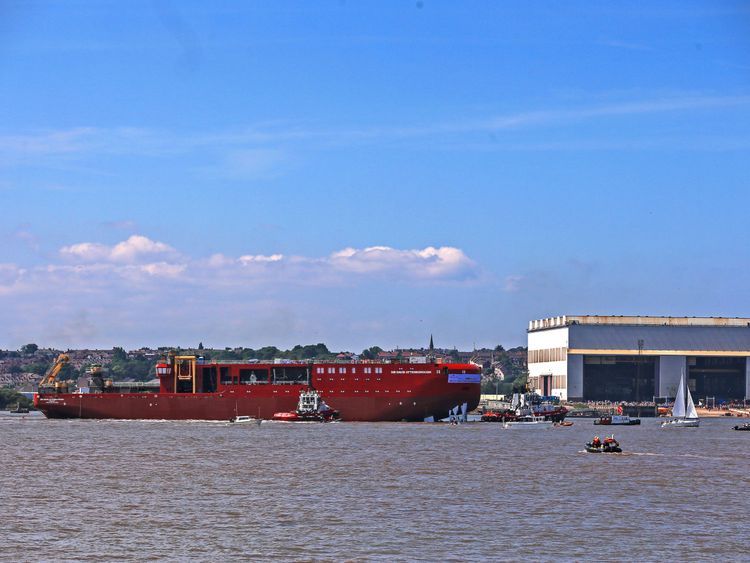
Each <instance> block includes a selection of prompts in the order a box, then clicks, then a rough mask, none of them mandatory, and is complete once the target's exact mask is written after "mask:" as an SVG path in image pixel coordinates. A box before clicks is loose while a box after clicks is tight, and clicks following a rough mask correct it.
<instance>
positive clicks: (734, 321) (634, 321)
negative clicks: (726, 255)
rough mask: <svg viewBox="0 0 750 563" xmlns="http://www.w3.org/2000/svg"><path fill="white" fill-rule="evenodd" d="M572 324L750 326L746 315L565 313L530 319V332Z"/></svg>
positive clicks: (749, 320)
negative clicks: (667, 315)
mask: <svg viewBox="0 0 750 563" xmlns="http://www.w3.org/2000/svg"><path fill="white" fill-rule="evenodd" d="M571 325H599V326H601V325H604V326H669V327H748V326H750V318H745V317H652V316H648V315H646V316H634V315H621V316H608V315H563V316H559V317H549V318H547V319H539V320H535V321H529V329H528V331H529V332H533V331H537V330H548V329H551V328H562V327H566V326H571Z"/></svg>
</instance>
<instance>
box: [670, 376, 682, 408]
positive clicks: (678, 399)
mask: <svg viewBox="0 0 750 563" xmlns="http://www.w3.org/2000/svg"><path fill="white" fill-rule="evenodd" d="M672 416H673V417H675V418H683V417H684V416H685V380H684V374H683V375H681V376H680V385H679V386H678V387H677V396H676V397H675V398H674V406H673V407H672Z"/></svg>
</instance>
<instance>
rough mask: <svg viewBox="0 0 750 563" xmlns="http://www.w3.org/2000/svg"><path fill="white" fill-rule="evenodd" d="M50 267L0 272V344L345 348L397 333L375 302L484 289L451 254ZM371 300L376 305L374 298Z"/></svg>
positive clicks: (140, 248) (100, 259)
mask: <svg viewBox="0 0 750 563" xmlns="http://www.w3.org/2000/svg"><path fill="white" fill-rule="evenodd" d="M58 256H59V258H60V259H59V260H56V261H54V262H52V263H47V264H43V265H40V266H33V267H28V268H24V267H21V266H19V265H17V264H0V307H2V308H3V311H4V313H5V316H6V317H5V318H6V320H7V322H6V326H5V328H4V330H3V331H0V341H2V340H5V341H7V342H16V341H21V342H24V341H29V342H31V341H35V340H36V341H39V342H42V343H44V344H45V345H50V344H51V345H63V346H91V345H94V344H96V343H99V344H102V343H104V344H105V345H109V346H112V345H121V344H122V340H119V339H121V338H127V339H128V340H129V341H130V342H133V343H137V344H138V345H143V344H155V343H157V341H158V343H159V344H163V339H165V338H167V339H173V338H184V337H186V335H188V336H187V337H188V338H192V339H197V340H196V341H198V340H201V339H205V338H206V333H208V334H210V335H212V337H214V338H217V339H220V340H226V341H232V342H233V341H236V340H240V341H245V342H248V341H253V342H256V343H259V342H262V343H263V344H266V343H275V344H278V343H279V341H278V340H279V339H282V340H283V339H287V338H295V339H296V338H300V339H301V340H303V339H306V338H311V339H317V341H323V340H328V339H330V338H331V337H333V336H334V335H333V331H334V330H337V331H343V332H342V334H345V335H347V337H348V335H350V334H352V333H353V332H363V331H364V332H366V333H368V334H371V333H373V334H374V333H379V332H380V329H378V327H381V326H392V325H393V323H396V324H398V323H399V322H401V321H399V320H398V319H401V318H402V317H401V316H399V315H396V317H392V311H391V309H390V308H389V307H386V308H385V309H384V310H381V309H380V308H379V307H383V306H384V302H383V296H384V295H387V300H391V299H393V300H399V299H401V300H402V301H403V300H404V299H406V300H409V299H410V297H409V296H410V295H413V294H415V293H416V294H422V292H423V288H424V287H425V286H426V285H441V284H444V287H448V286H450V285H456V284H459V285H460V284H464V283H467V282H468V283H472V284H474V283H476V282H477V280H479V281H482V280H484V279H485V278H483V277H481V276H480V269H479V267H478V266H477V265H476V264H475V262H474V261H473V260H471V259H470V258H469V257H468V256H467V255H466V254H465V253H464V252H463V251H462V250H461V249H459V248H455V247H450V246H442V247H440V246H428V247H425V248H418V249H397V248H392V247H389V246H382V245H381V246H370V247H365V248H354V247H347V248H343V249H341V250H338V251H336V252H332V253H331V254H329V255H327V256H322V257H316V256H301V255H284V254H280V253H278V254H274V253H269V254H263V253H247V254H242V255H240V256H237V257H232V256H228V255H225V254H214V255H212V256H210V257H193V256H188V255H186V254H184V253H179V252H177V251H176V250H175V249H174V248H172V246H170V245H169V244H167V243H165V242H161V241H156V240H153V239H150V238H148V237H145V236H143V235H134V236H133V237H130V238H128V239H126V240H123V241H121V242H119V243H116V244H103V243H100V242H82V243H77V244H72V245H69V246H65V247H64V248H61V249H60V252H59V255H58ZM373 292H376V293H383V292H384V293H383V295H381V296H380V297H379V298H378V297H375V298H374V297H373ZM347 300H348V303H349V304H348V305H346V304H345V303H347ZM368 300H370V301H371V307H372V311H371V312H370V313H368V314H366V315H365V318H360V316H357V315H355V318H352V317H351V315H352V314H353V312H355V311H361V308H360V307H359V305H354V306H352V304H353V303H356V304H361V303H363V302H368ZM197 318H200V319H201V322H200V323H198V325H196V323H195V319H197ZM394 319H396V320H394ZM420 322H421V321H420ZM357 323H364V324H361V325H358V324H357ZM333 327H336V328H335V329H334V328H333ZM268 339H271V340H270V341H269V340H268ZM273 339H276V341H275V342H274V341H273Z"/></svg>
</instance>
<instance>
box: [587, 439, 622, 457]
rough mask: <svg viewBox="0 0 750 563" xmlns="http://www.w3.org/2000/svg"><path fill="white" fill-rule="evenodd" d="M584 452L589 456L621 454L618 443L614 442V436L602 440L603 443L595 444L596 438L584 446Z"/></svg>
mask: <svg viewBox="0 0 750 563" xmlns="http://www.w3.org/2000/svg"><path fill="white" fill-rule="evenodd" d="M586 451H587V452H589V453H590V454H619V453H622V448H620V443H619V442H618V441H617V440H615V437H614V435H612V436H609V437H607V438H604V441H603V442H598V443H597V438H594V440H592V441H591V442H588V443H587V444H586Z"/></svg>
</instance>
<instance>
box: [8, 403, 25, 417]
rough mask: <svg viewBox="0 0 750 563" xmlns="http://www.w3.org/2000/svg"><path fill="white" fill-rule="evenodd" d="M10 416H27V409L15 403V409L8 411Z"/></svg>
mask: <svg viewBox="0 0 750 563" xmlns="http://www.w3.org/2000/svg"><path fill="white" fill-rule="evenodd" d="M8 412H9V413H10V414H29V409H28V408H26V407H22V406H21V403H20V402H19V403H16V408H14V409H11V410H9V411H8Z"/></svg>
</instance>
